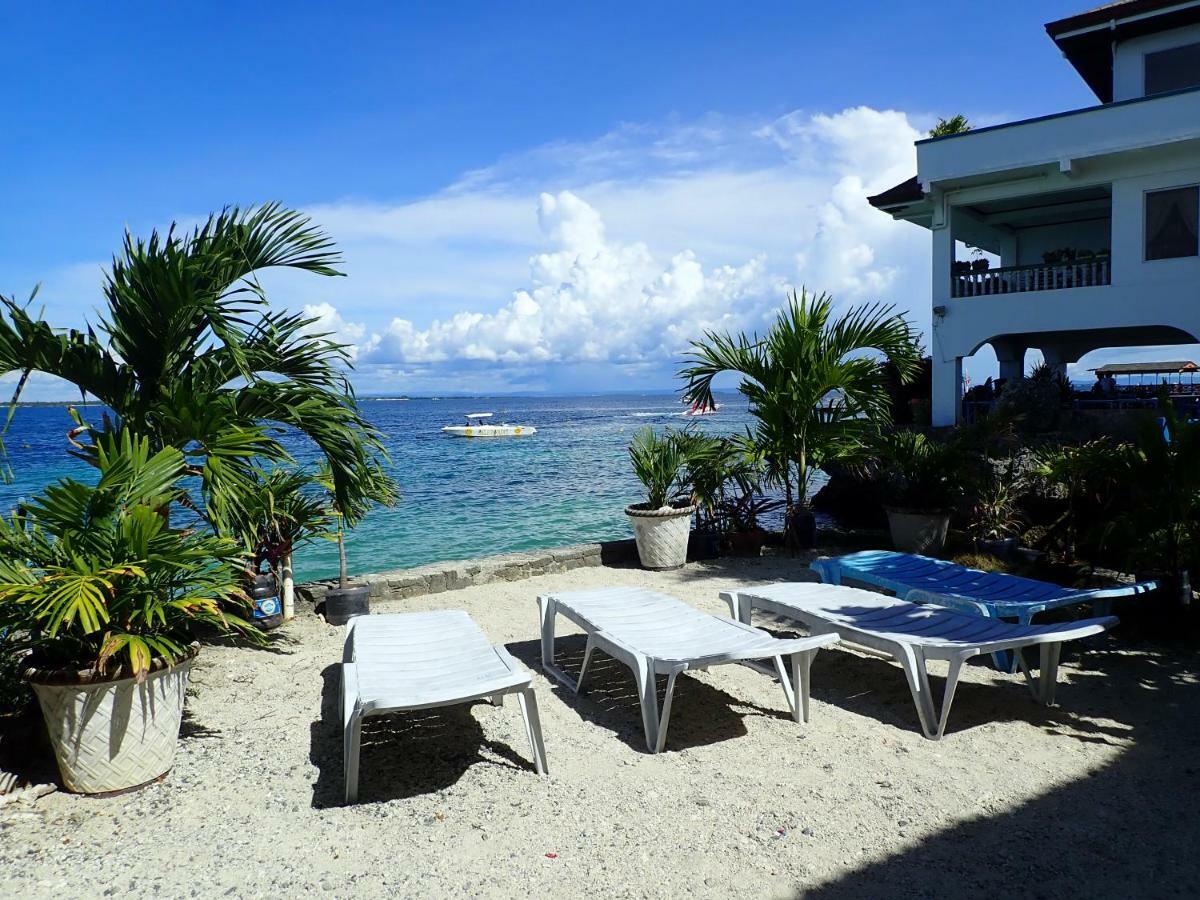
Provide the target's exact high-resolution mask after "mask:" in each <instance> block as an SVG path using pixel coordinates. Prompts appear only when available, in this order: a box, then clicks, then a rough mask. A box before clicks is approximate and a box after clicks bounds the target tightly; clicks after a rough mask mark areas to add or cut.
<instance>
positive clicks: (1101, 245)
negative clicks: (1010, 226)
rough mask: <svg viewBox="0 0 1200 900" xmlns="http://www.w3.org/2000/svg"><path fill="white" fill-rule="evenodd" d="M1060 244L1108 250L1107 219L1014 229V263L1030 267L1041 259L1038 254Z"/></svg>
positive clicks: (1055, 248)
mask: <svg viewBox="0 0 1200 900" xmlns="http://www.w3.org/2000/svg"><path fill="white" fill-rule="evenodd" d="M1060 247H1074V248H1075V249H1076V250H1091V251H1092V252H1096V251H1099V250H1111V249H1112V239H1111V237H1110V236H1109V221H1108V220H1107V219H1101V220H1097V221H1093V222H1072V223H1071V224H1069V225H1039V226H1037V227H1036V228H1020V229H1018V230H1017V262H1016V265H1018V266H1032V265H1037V264H1040V263H1041V262H1042V254H1043V253H1045V252H1046V251H1047V250H1057V249H1059V248H1060Z"/></svg>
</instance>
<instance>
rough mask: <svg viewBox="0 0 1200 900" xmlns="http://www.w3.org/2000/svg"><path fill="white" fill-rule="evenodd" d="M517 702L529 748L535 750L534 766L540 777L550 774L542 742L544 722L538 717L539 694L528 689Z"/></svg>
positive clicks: (518, 695) (518, 696) (520, 695)
mask: <svg viewBox="0 0 1200 900" xmlns="http://www.w3.org/2000/svg"><path fill="white" fill-rule="evenodd" d="M517 702H518V703H520V704H521V715H522V716H523V717H524V718H525V734H526V735H528V737H529V746H530V747H531V748H532V749H533V765H534V768H536V769H537V773H538V774H539V775H545V774H547V773H548V772H549V769H548V768H547V766H546V745H545V744H544V743H543V742H542V720H541V718H540V717H539V716H538V706H537V694H535V693H534V692H533V688H526V689H525V690H523V691H521V692H520V693H518V694H517Z"/></svg>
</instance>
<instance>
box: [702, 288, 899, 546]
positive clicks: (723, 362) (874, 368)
mask: <svg viewBox="0 0 1200 900" xmlns="http://www.w3.org/2000/svg"><path fill="white" fill-rule="evenodd" d="M871 350H875V351H878V353H882V354H883V356H885V357H886V358H887V359H889V360H891V362H892V364H893V365H894V366H895V367H896V371H897V372H898V373H899V376H900V379H901V381H902V382H908V381H909V380H911V379H912V378H913V377H915V376H916V374H917V372H918V369H919V366H920V361H921V349H920V345H919V344H918V341H917V334H916V332H915V331H914V330H913V328H912V326H911V325H909V324H908V322H907V321H906V320H905V319H904V317H903V316H902V315H901V314H899V313H897V312H895V310H894V308H893V307H891V306H885V305H882V304H877V303H873V304H868V305H864V306H859V307H856V308H854V309H852V310H849V311H848V312H845V313H843V314H842V315H840V316H838V317H836V318H835V317H834V310H833V299H832V298H831V297H830V296H829V295H827V294H818V295H810V294H808V293H807V292H806V291H805V290H803V289H801V291H800V292H799V293H798V294H797V293H796V292H794V291H793V292H792V293H790V294H789V295H788V304H787V306H786V307H785V308H784V309H783V310H781V311H780V313H779V315H778V317H777V318H776V320H775V323H774V325H772V326H771V328H770V330H769V331H768V332H767V334H766V337H761V338H760V337H758V336H757V335H753V336H747V335H746V334H744V333H743V334H739V335H737V336H733V335H730V334H727V333H726V334H718V333H715V332H707V333H706V334H705V336H704V339H703V340H701V341H694V342H693V343H692V350H691V351H690V352H689V354H688V357H687V358H688V364H687V365H686V366H685V368H683V369H682V370H681V371H680V373H679V374H680V375H681V376H682V377H683V378H686V379H687V385H686V387H684V389H683V393H684V398H685V399H686V401H687V402H689V403H694V404H700V405H703V406H710V405H712V404H713V396H712V385H713V379H715V378H716V377H717V376H718V375H720V374H722V373H724V372H735V373H737V374H739V375H740V376H741V382H740V383H739V385H738V390H739V391H741V393H742V394H743V395H745V396H746V398H747V399H748V400H749V401H750V410H751V413H752V414H753V415H754V417H755V419H756V420H757V421H756V424H755V427H754V430H753V431H752V433H751V434H750V435H749V436H748V437H749V441H750V443H751V444H752V445H753V446H754V447H755V448H756V450H757V452H758V453H759V455H760V456H761V458H762V460H763V462H764V464H765V466H766V470H767V475H768V477H769V478H770V480H772V481H773V482H774V483H776V484H779V485H782V486H783V488H784V499H785V504H786V511H787V512H786V522H785V533H786V536H787V540H788V543H789V545H791V546H796V545H798V544H800V543H803V541H802V539H801V536H800V534H799V533H798V525H799V521H798V516H799V515H800V511H801V510H803V513H804V515H805V516H806V517H808V519H809V521H811V514H810V513H808V511H807V498H808V486H809V482H810V480H811V477H812V473H813V471H814V470H815V469H819V468H821V467H822V466H824V465H826V464H828V463H832V462H843V463H845V462H852V461H856V460H859V459H861V458H862V457H863V455H864V454H865V453H867V452H868V448H869V446H870V439H871V437H872V436H873V435H874V434H875V433H877V431H878V429H879V428H880V427H881V426H883V425H886V424H888V423H889V422H890V421H891V412H890V401H889V398H888V393H887V390H886V379H885V373H884V369H883V361H882V360H881V359H880V358H879V357H878V356H877V355H873V354H871V353H869V352H868V351H871Z"/></svg>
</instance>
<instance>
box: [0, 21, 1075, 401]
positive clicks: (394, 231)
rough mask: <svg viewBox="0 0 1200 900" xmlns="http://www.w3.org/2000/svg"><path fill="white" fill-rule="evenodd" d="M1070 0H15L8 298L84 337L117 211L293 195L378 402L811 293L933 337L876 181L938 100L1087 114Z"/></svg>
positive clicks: (303, 297) (279, 284) (562, 376)
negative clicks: (391, 0) (333, 0)
mask: <svg viewBox="0 0 1200 900" xmlns="http://www.w3.org/2000/svg"><path fill="white" fill-rule="evenodd" d="M1083 5H1086V4H1080V3H1079V2H1070V3H1061V2H1050V3H1046V2H1039V3H1029V2H1011V3H1007V4H1005V8H1004V14H1003V15H994V14H990V13H987V12H985V11H984V10H983V8H982V7H981V5H980V4H978V3H974V4H969V3H942V4H938V5H937V11H936V14H935V13H934V12H933V11H932V8H931V7H930V6H929V5H928V4H921V3H908V2H890V3H864V2H857V3H856V2H849V3H843V4H820V5H818V4H809V3H795V2H792V3H773V2H768V3H755V4H733V3H705V2H691V3H652V4H646V3H637V4H634V3H605V4H583V3H561V2H559V3H549V2H547V3H505V4H494V3H487V4H485V3H444V4H436V5H435V4H383V3H377V4H353V5H336V6H335V5H333V4H303V3H289V4H283V3H276V4H272V3H254V4H233V3H204V4H192V5H189V6H184V5H182V4H149V3H147V4H129V3H113V4H105V5H100V4H84V3H59V4H54V5H53V6H45V7H44V8H41V9H35V8H32V7H33V5H30V4H9V3H7V2H5V3H2V4H0V22H2V24H3V31H4V33H5V35H6V38H7V39H6V42H5V43H6V49H5V52H4V53H3V54H0V79H2V80H0V83H2V84H3V85H4V88H3V93H4V99H5V102H4V107H3V108H4V125H5V127H4V140H3V142H2V144H0V147H2V149H0V156H2V158H3V165H0V206H2V208H3V210H4V211H5V213H6V214H5V215H3V216H0V292H2V293H4V294H6V295H16V296H18V297H24V296H26V295H27V294H28V292H29V289H30V288H31V287H32V286H33V284H35V283H37V282H42V283H43V290H42V293H41V294H40V295H39V301H40V302H41V303H44V304H45V305H46V307H47V316H48V317H49V318H51V319H52V320H53V321H54V322H56V323H58V324H62V325H78V324H81V323H82V322H83V321H84V319H85V318H86V317H88V316H89V315H92V311H93V310H94V308H95V307H96V305H97V304H98V302H99V298H100V295H99V283H100V274H99V273H100V270H101V267H102V266H103V265H104V264H105V263H106V262H107V260H108V258H109V256H110V255H111V253H112V252H113V251H114V250H115V249H116V248H117V246H118V245H119V242H120V239H121V233H122V230H123V229H124V228H125V227H128V228H130V229H131V230H133V231H134V232H135V233H146V232H148V231H149V230H150V229H151V228H154V227H163V226H165V225H167V224H168V223H169V222H170V221H172V220H173V219H174V220H180V221H189V222H190V221H194V220H195V219H197V218H199V217H201V216H203V215H204V214H206V213H207V212H208V211H210V210H214V209H217V208H220V207H221V206H223V205H225V204H231V203H237V204H250V203H254V202H259V201H265V200H280V201H282V202H284V203H286V204H288V205H291V206H295V207H298V208H301V209H304V210H306V211H308V212H310V213H311V214H312V215H313V216H314V217H315V218H316V219H317V221H319V222H321V223H322V224H323V225H325V226H326V227H327V228H328V229H329V231H330V232H331V234H332V235H333V237H334V238H335V239H336V240H337V241H338V242H339V244H340V245H341V246H342V247H343V249H344V251H345V254H346V264H345V269H346V271H347V272H348V274H349V276H350V277H348V278H346V279H339V280H337V281H336V283H335V282H334V281H333V280H330V279H319V278H312V277H309V278H303V279H297V278H294V277H289V276H286V275H285V276H275V277H274V278H272V279H271V280H270V281H269V282H268V284H269V287H270V288H271V290H272V296H273V299H274V301H275V302H276V303H278V304H279V305H280V306H287V307H294V308H298V307H301V306H308V307H309V308H310V310H311V311H312V312H313V314H314V315H317V316H319V317H320V318H321V322H322V323H323V325H324V326H325V327H328V328H332V329H334V330H335V331H336V332H337V333H338V334H340V335H341V336H342V337H343V339H345V340H347V341H349V342H351V343H353V344H354V345H355V346H356V353H357V362H358V367H359V372H358V374H357V375H356V381H357V383H358V385H359V387H360V390H362V391H364V392H366V393H391V392H401V391H409V392H421V391H429V390H437V391H450V390H465V391H488V390H506V389H507V390H556V389H562V390H580V389H587V388H596V389H604V388H631V387H666V386H669V385H670V372H671V371H672V370H673V369H674V367H675V360H676V359H677V357H678V352H679V350H680V349H681V348H682V347H684V346H686V342H687V340H688V339H689V338H690V337H692V336H694V335H696V334H698V333H699V331H700V330H702V329H703V328H705V327H718V328H726V327H729V328H754V327H761V324H762V323H764V322H765V321H767V320H768V319H769V317H770V315H771V313H772V311H773V310H774V309H775V308H776V306H777V305H778V303H779V301H780V300H781V298H782V296H783V291H784V290H785V289H786V287H787V286H788V285H793V284H800V283H806V284H808V285H809V286H810V287H814V288H822V289H827V290H829V291H831V292H832V293H834V294H835V296H837V297H838V298H839V300H841V301H842V302H845V303H847V304H849V303H855V302H861V301H862V300H866V299H883V300H890V301H894V302H896V303H897V304H899V305H900V306H902V307H905V308H908V309H911V310H912V311H913V317H914V319H915V320H916V321H917V322H918V323H919V324H920V325H922V327H924V326H926V325H927V323H928V300H927V299H926V298H927V296H928V278H929V275H928V255H927V254H928V236H927V234H925V233H923V232H922V231H921V230H920V229H917V228H915V227H913V226H911V225H906V224H903V223H893V222H891V221H890V220H888V219H887V217H885V216H883V215H882V214H879V213H876V212H874V211H872V210H870V209H869V208H867V207H866V206H865V204H864V203H863V201H862V197H863V195H864V193H865V192H867V191H873V190H878V189H880V188H882V187H886V186H887V185H888V184H890V183H892V182H894V181H896V180H899V179H900V178H903V177H906V176H907V174H909V173H910V172H911V171H912V165H913V163H912V158H913V157H912V149H911V142H912V139H913V138H914V137H915V136H917V135H918V134H920V133H921V132H922V131H923V130H924V129H926V128H928V127H929V125H930V124H931V122H932V121H933V120H934V119H935V118H936V116H938V115H949V114H953V113H956V112H960V111H961V112H965V113H967V114H968V115H969V116H970V117H971V118H972V119H973V120H975V121H977V122H980V123H985V122H993V121H1003V120H1006V119H1011V118H1019V117H1024V116H1028V115H1036V114H1041V113H1047V112H1054V111H1057V110H1061V109H1066V108H1071V107H1075V106H1081V105H1087V104H1088V103H1090V102H1094V101H1093V99H1092V98H1091V96H1090V95H1089V93H1088V91H1087V89H1086V88H1085V86H1084V85H1083V83H1082V82H1081V81H1080V80H1079V79H1078V78H1077V77H1076V76H1075V74H1074V72H1073V71H1072V70H1071V69H1070V67H1069V66H1068V65H1067V64H1066V63H1065V61H1064V60H1062V58H1061V57H1060V56H1059V54H1058V52H1057V50H1056V49H1055V48H1054V46H1053V44H1052V43H1051V42H1050V41H1049V39H1048V38H1046V37H1045V35H1044V32H1043V31H1042V24H1043V23H1044V22H1046V21H1049V20H1050V19H1052V18H1057V17H1059V16H1062V15H1067V14H1070V13H1073V12H1077V11H1079V9H1080V8H1082V6H1083ZM1018 61H1019V62H1018ZM56 392H58V393H59V394H61V390H60V389H58V388H57V387H56V386H54V385H52V384H50V383H48V382H45V381H37V382H35V383H34V384H33V386H32V388H31V394H30V395H29V396H31V397H36V396H43V397H48V396H52V395H54V394H55V393H56Z"/></svg>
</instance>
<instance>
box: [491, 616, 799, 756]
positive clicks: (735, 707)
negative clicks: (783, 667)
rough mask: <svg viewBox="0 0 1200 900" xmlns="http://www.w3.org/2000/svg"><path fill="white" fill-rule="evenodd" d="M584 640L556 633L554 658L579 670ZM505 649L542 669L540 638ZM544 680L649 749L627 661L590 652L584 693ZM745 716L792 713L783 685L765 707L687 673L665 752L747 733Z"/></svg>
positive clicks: (591, 718)
mask: <svg viewBox="0 0 1200 900" xmlns="http://www.w3.org/2000/svg"><path fill="white" fill-rule="evenodd" d="M586 643H587V641H586V638H585V637H584V636H583V635H581V634H575V635H565V636H561V637H559V638H558V641H557V643H556V648H555V661H556V662H557V663H558V665H559V666H560V667H561V668H562V669H563V671H565V672H567V673H568V674H569V675H571V676H575V675H578V673H579V667H580V666H581V665H582V664H583V652H584V647H585V646H586ZM508 650H509V652H510V653H512V655H513V656H515V657H517V659H519V660H521V662H523V663H524V664H525V665H526V666H527V667H529V668H530V669H531V670H533V671H541V666H542V662H541V659H542V657H541V643H540V642H539V641H521V642H518V643H513V644H509V645H508ZM764 677H766V676H764ZM547 681H548V683H549V685H550V687H551V690H553V691H554V694H555V696H556V697H557V698H558V699H559V700H561V701H562V702H563V703H565V704H566V705H567V706H569V707H571V708H572V709H574V710H575V711H576V712H577V713H578V714H579V715H580V716H581V717H583V719H584V720H586V721H588V722H591V723H593V724H595V725H599V726H600V727H602V728H606V729H608V730H609V731H611V732H613V733H614V734H615V735H616V736H617V737H619V738H620V739H621V740H623V741H624V742H625V743H626V744H628V745H629V746H630V747H631V748H633V749H634V750H637V751H639V752H641V753H647V752H649V751H648V750H647V748H646V733H645V731H644V730H643V728H642V712H641V709H642V708H641V704H640V703H639V702H638V694H637V685H636V683H635V682H634V678H633V672H631V671H630V670H629V668H628V666H624V665H622V664H621V663H619V662H617V661H616V660H615V659H613V658H612V657H610V656H608V655H606V654H605V653H603V652H602V651H600V650H597V651H596V652H595V653H594V655H593V656H592V665H591V671H590V674H589V675H588V684H587V687H586V688H585V690H584V692H583V693H582V694H576V693H575V692H574V691H572V690H571V689H570V688H568V687H567V686H566V685H564V684H562V683H561V682H560V681H558V680H557V679H554V678H550V679H547ZM666 683H667V678H666V676H665V675H663V676H660V677H659V679H658V690H659V702H660V704H661V702H662V695H663V691H664V689H665V688H666ZM746 716H770V717H772V718H778V719H790V718H791V716H790V715H789V713H788V710H787V704H786V701H785V700H784V696H783V691H782V689H781V690H780V692H779V708H778V709H767V708H764V707H761V706H758V705H757V704H754V703H751V702H749V701H746V700H742V699H739V698H738V697H735V696H733V695H731V694H727V693H726V692H725V691H722V690H719V689H718V688H715V687H713V686H712V685H710V684H706V683H705V682H703V681H698V680H697V679H695V678H691V677H689V676H688V675H686V674H685V675H683V676H682V677H680V678H679V679H678V680H677V681H676V683H675V699H674V701H673V706H672V710H671V721H670V727H669V730H668V733H667V746H666V748H665V752H668V753H669V752H671V751H673V750H686V749H688V748H690V747H699V746H704V745H707V744H717V743H720V742H721V741H727V740H731V739H733V738H738V737H742V736H743V735H745V734H746V726H745V724H744V722H743V719H744V718H745V717H746Z"/></svg>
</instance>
